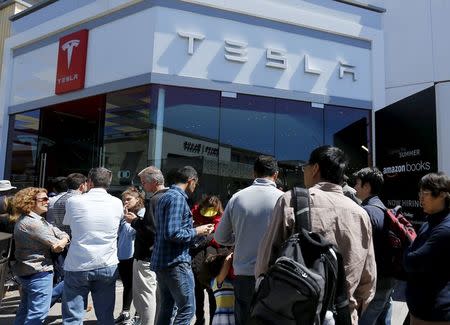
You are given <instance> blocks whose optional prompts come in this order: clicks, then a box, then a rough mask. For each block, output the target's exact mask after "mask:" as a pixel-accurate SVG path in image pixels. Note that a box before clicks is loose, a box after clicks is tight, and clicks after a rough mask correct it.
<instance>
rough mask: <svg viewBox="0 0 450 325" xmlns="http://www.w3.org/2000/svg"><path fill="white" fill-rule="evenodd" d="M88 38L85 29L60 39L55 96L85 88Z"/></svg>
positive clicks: (87, 31) (87, 32)
mask: <svg viewBox="0 0 450 325" xmlns="http://www.w3.org/2000/svg"><path fill="white" fill-rule="evenodd" d="M88 36H89V30H87V29H83V30H80V31H78V32H75V33H72V34H70V35H66V36H64V37H62V38H60V39H59V48H58V66H57V70H56V85H55V94H57V95H59V94H63V93H67V92H70V91H74V90H79V89H83V88H84V79H85V76H86V57H87V45H88Z"/></svg>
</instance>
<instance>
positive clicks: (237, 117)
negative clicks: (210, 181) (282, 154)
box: [219, 94, 275, 199]
mask: <svg viewBox="0 0 450 325" xmlns="http://www.w3.org/2000/svg"><path fill="white" fill-rule="evenodd" d="M274 134H275V99H274V98H268V97H260V96H251V95H243V94H237V98H228V97H222V103H221V112H220V167H219V168H220V171H219V175H220V176H221V183H222V187H221V192H222V193H226V196H227V199H229V198H230V197H231V195H232V194H234V193H235V192H236V191H237V190H239V189H242V188H244V187H246V186H248V185H249V184H251V182H252V180H253V163H254V161H255V158H256V157H257V156H259V155H271V156H273V155H274V154H275V139H274Z"/></svg>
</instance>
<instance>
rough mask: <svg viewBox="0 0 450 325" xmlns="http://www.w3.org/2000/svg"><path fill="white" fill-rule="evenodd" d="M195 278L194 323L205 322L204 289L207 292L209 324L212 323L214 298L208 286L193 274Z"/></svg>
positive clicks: (214, 306)
mask: <svg viewBox="0 0 450 325" xmlns="http://www.w3.org/2000/svg"><path fill="white" fill-rule="evenodd" d="M194 280H195V318H196V321H195V325H202V324H205V310H204V308H205V289H206V292H207V293H208V300H209V324H212V320H213V317H214V313H215V312H216V298H215V297H214V293H213V292H212V290H211V289H210V288H206V287H205V286H203V285H202V284H201V283H200V282H199V281H198V278H197V276H196V275H195V274H194Z"/></svg>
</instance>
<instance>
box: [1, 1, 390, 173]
mask: <svg viewBox="0 0 450 325" xmlns="http://www.w3.org/2000/svg"><path fill="white" fill-rule="evenodd" d="M168 2H169V3H176V5H177V6H181V7H183V6H184V7H185V8H189V7H194V6H197V7H198V6H203V7H204V9H202V10H201V11H203V12H204V11H211V10H216V11H220V15H219V16H220V17H218V18H217V16H216V18H215V19H224V20H227V19H228V18H229V17H230V16H233V17H234V16H236V15H245V16H247V17H249V18H247V19H248V25H249V26H250V27H251V25H252V23H253V22H254V21H255V20H259V21H261V20H264V21H267V22H268V24H269V25H276V24H282V25H284V26H287V27H286V28H285V29H286V30H284V32H285V34H286V35H287V34H288V33H289V31H288V29H289V28H292V30H298V29H307V30H308V31H310V33H311V34H312V35H313V36H312V37H313V38H314V37H315V36H314V35H318V34H323V33H324V32H325V34H327V35H332V36H331V38H333V39H343V40H344V41H342V44H340V42H339V41H337V42H334V45H333V44H330V43H327V42H322V48H321V51H322V52H323V53H327V49H329V50H330V51H329V52H330V53H333V57H330V58H326V57H325V58H324V57H320V56H319V58H318V59H319V60H318V61H322V62H321V63H319V64H318V63H316V64H317V65H318V66H321V64H322V66H324V65H323V64H325V66H326V63H327V60H328V61H329V62H333V64H334V65H333V69H332V70H329V71H328V70H327V71H326V74H327V75H326V76H325V78H322V80H321V79H319V82H317V83H314V81H311V82H310V85H309V86H308V87H307V88H306V89H302V91H303V93H304V94H303V95H302V96H303V97H302V100H308V98H306V95H307V94H308V93H309V92H314V91H315V90H316V88H314V87H317V89H320V91H319V95H320V96H319V97H317V96H316V97H314V96H310V98H309V100H308V101H311V102H319V103H330V102H331V103H332V99H330V98H331V97H337V96H338V95H339V94H340V93H346V92H347V94H346V95H345V96H346V97H353V98H351V99H352V100H354V101H357V100H363V101H365V102H367V103H369V105H370V106H371V107H367V105H366V106H358V105H355V107H365V108H372V107H373V108H379V107H383V106H384V103H385V98H384V96H385V86H384V78H385V74H384V68H383V67H384V43H383V34H382V32H381V30H380V26H381V24H380V14H378V13H374V12H371V11H368V10H365V9H361V8H356V7H353V6H349V5H345V4H342V3H338V2H333V1H325V0H323V1H322V0H320V1H314V2H311V1H307V0H304V1H300V0H282V1H271V0H259V1H257V0H247V1H239V2H238V1H217V0H214V1H212V0H203V1H191V0H186V1H162V0H161V1H159V0H155V1H149V0H140V1H139V0H96V1H93V0H86V1H78V2H77V3H78V4H79V6H78V7H77V6H74V5H73V2H71V0H60V1H57V2H55V3H52V4H51V5H49V6H47V7H45V8H42V9H41V10H42V12H40V13H38V14H36V13H32V14H31V15H30V16H24V17H23V18H20V19H18V20H17V21H16V22H15V28H14V26H13V29H14V30H15V34H14V35H13V36H12V37H11V38H9V39H8V40H7V42H6V50H5V53H4V55H3V62H4V64H5V65H6V66H7V67H8V68H7V69H6V71H4V73H3V75H4V78H3V81H2V83H1V84H0V112H1V114H0V132H1V134H2V137H1V139H7V127H6V122H7V117H8V110H9V111H10V112H17V111H20V110H25V109H33V108H38V107H42V106H45V105H51V104H56V103H58V102H65V101H69V100H73V99H76V98H79V97H80V96H87V95H93V94H95V93H89V91H90V90H92V91H97V93H98V92H101V91H102V92H103V93H104V92H107V91H111V90H117V89H121V88H120V87H122V88H124V87H126V86H128V87H131V86H135V85H136V84H129V83H126V82H124V83H122V84H115V85H116V86H115V87H119V88H115V89H106V88H105V85H109V84H111V83H114V82H117V81H121V80H127V78H134V77H136V76H139V74H140V76H142V80H141V81H140V82H144V81H143V80H146V83H149V82H156V83H158V82H159V83H167V84H176V85H181V86H191V87H198V88H207V87H206V86H205V83H198V84H193V83H192V82H187V83H186V84H183V80H184V79H182V78H184V77H189V78H191V81H192V79H195V80H201V79H204V80H206V81H211V79H217V78H215V77H216V76H211V75H200V76H199V75H193V73H194V72H195V69H189V64H192V63H193V62H192V60H189V61H186V64H185V67H184V68H186V69H187V70H185V71H184V70H183V71H181V70H180V71H177V72H179V73H178V75H177V76H178V77H180V78H179V79H177V81H176V83H170V78H169V79H168V78H166V77H165V76H167V75H169V74H171V73H177V72H173V71H165V70H164V64H166V66H170V65H171V64H172V65H173V63H174V62H178V61H179V60H180V57H173V59H174V60H172V62H166V63H164V62H163V61H164V58H161V57H159V59H158V58H157V57H156V56H155V55H154V54H153V51H155V53H156V52H157V51H159V52H158V54H161V52H160V51H161V48H160V44H164V41H172V42H171V43H168V44H165V45H167V46H168V47H166V48H165V49H167V50H171V49H172V50H173V49H177V48H178V47H176V46H175V45H174V44H175V43H177V44H178V43H179V42H173V40H174V39H175V40H178V41H180V39H179V37H178V39H177V36H176V35H170V36H169V37H168V35H167V30H158V31H155V30H154V28H155V26H156V24H157V22H156V21H155V20H154V19H153V18H154V17H153V16H152V14H153V11H151V12H150V10H142V12H138V13H134V14H133V15H132V16H129V17H128V16H126V13H127V11H129V10H130V8H132V6H140V5H142V6H144V7H145V6H146V5H147V4H149V3H156V4H157V5H158V4H159V5H161V6H163V7H164V6H166V3H168ZM65 6H66V7H67V8H69V10H68V11H64V10H62V9H61V8H64V7H65ZM208 8H209V9H208ZM217 9H219V10H217ZM175 10H176V9H175ZM161 11H163V10H161ZM114 15H116V16H117V15H118V16H120V15H123V17H122V18H120V19H115V20H114V21H110V18H109V17H111V16H114ZM130 17H131V18H130ZM160 17H163V15H160ZM179 17H180V21H181V20H182V18H183V17H184V16H183V12H181V13H180V16H179ZM156 18H157V17H156ZM98 21H103V22H104V23H103V24H98V23H96V22H98ZM130 23H133V26H130ZM160 23H161V25H162V23H164V22H160ZM92 24H94V28H92V29H91V28H90V27H89V26H92ZM185 25H186V26H188V27H192V29H196V28H198V26H192V25H194V24H191V26H190V25H189V22H188V21H187V22H186V24H185ZM233 25H236V23H235V22H233V21H230V22H228V24H227V25H226V28H223V29H221V30H220V31H218V33H217V35H216V38H212V39H211V41H210V43H208V42H204V43H203V44H209V45H211V46H217V44H219V42H222V46H223V42H224V39H227V37H228V35H230V34H231V35H233V36H235V35H236V34H237V33H239V30H235V28H234V29H233ZM80 26H86V28H88V29H90V45H89V51H88V60H87V76H86V87H87V89H85V90H87V92H81V93H77V92H75V93H70V94H66V95H63V96H54V95H53V89H54V82H55V80H54V76H55V69H56V67H55V66H56V53H57V52H56V49H57V45H58V38H59V37H61V35H64V34H68V33H70V32H71V31H76V30H77V29H79V28H80ZM203 28H206V29H207V30H208V32H213V31H214V21H212V22H209V23H207V24H205V25H203ZM250 29H251V28H250ZM256 29H261V27H260V26H258V27H257V28H256ZM154 32H155V33H154ZM243 33H244V36H247V38H248V37H249V36H251V34H252V31H250V30H249V31H247V32H245V31H244V32H243ZM153 34H155V35H157V36H158V37H160V39H159V41H158V42H153V41H152V37H153V36H152V35H153ZM111 35H114V37H115V39H119V40H120V41H119V44H115V43H114V42H111V41H110V40H111ZM278 35H283V34H281V33H278ZM278 35H276V33H274V35H273V36H274V37H273V39H277V36H278ZM292 35H293V37H294V38H295V37H297V35H296V32H294V33H293V34H292ZM205 36H208V37H209V35H205ZM155 37H156V36H155ZM230 38H231V37H230ZM137 39H138V40H139V39H140V40H141V41H138V42H137V41H136V40H137ZM233 40H235V39H233ZM181 41H182V40H181ZM252 41H253V40H252ZM254 41H255V42H258V37H256V38H255V39H254ZM259 41H260V42H259V43H258V44H257V47H259V48H258V50H260V49H265V48H266V47H268V46H270V45H272V43H273V41H271V42H272V43H270V42H269V43H270V44H266V43H268V42H267V40H265V39H264V38H261V39H260V40H259ZM305 41H306V40H305V39H301V38H299V37H297V38H296V42H293V43H303V42H305ZM322 41H323V40H322ZM180 43H181V44H182V42H180ZM186 43H187V42H186ZM278 43H279V47H280V48H279V49H281V50H285V49H287V50H288V51H294V53H292V54H293V56H295V55H298V56H300V55H299V54H301V55H303V54H305V53H295V51H296V50H298V49H296V48H294V47H292V46H293V45H295V44H290V43H289V42H287V43H286V42H285V43H283V42H281V38H280V41H279V42H278ZM313 43H314V40H313ZM331 43H333V42H331ZM353 43H364V44H369V47H368V48H366V49H364V48H362V49H356V50H352V49H351V45H350V47H349V46H347V45H348V44H353ZM336 44H337V45H336ZM185 45H186V44H185ZM300 45H301V44H300ZM307 45H308V46H306V47H305V48H304V49H301V50H305V49H308V47H310V46H312V47H313V46H314V44H307ZM177 46H178V45H177ZM346 46H347V48H346ZM253 47H255V46H253ZM253 47H252V44H249V56H250V54H252V52H251V51H252V50H253ZM319 48H320V46H319ZM180 49H181V47H180ZM162 50H164V48H163V49H162ZM306 51H307V50H306ZM358 51H360V53H359V54H358V53H356V52H358ZM255 53H256V52H255ZM323 53H322V54H323ZM349 53H350V58H352V57H351V55H354V54H355V53H356V57H353V58H356V60H360V61H357V62H356V63H357V64H359V66H358V69H359V70H358V72H359V73H360V75H359V80H358V82H362V83H363V84H364V87H363V88H361V89H359V90H358V91H356V90H354V91H353V93H352V91H351V88H352V86H354V85H356V82H354V83H350V84H349V85H347V86H345V87H344V88H342V89H341V90H339V88H336V84H335V83H334V84H333V82H334V81H333V82H330V80H332V79H333V78H337V77H336V76H337V75H338V74H339V65H338V64H339V63H338V62H339V60H340V59H342V58H345V57H346V54H349ZM256 54H257V55H258V56H260V55H261V54H262V55H264V54H265V53H263V52H262V51H259V52H258V53H256ZM183 55H184V59H186V56H187V53H185V54H183ZM152 58H153V61H152ZM216 58H217V60H218V59H219V58H220V59H221V60H223V53H218V54H217V56H216ZM216 58H214V59H216ZM263 59H264V57H262V56H261V57H259V61H258V60H253V62H251V63H250V62H249V63H248V64H247V65H246V68H242V70H241V71H237V72H236V75H234V76H232V78H231V79H223V76H224V75H226V74H227V73H230V71H226V70H223V71H222V72H221V73H219V76H220V77H222V79H220V80H212V82H215V85H218V84H220V85H221V87H223V88H224V89H223V90H226V91H230V89H231V91H238V90H242V89H244V88H242V87H241V88H239V87H237V88H236V87H235V88H231V87H232V86H233V85H234V83H235V82H239V83H245V81H246V80H250V79H251V77H252V78H253V79H254V80H257V81H261V82H262V84H261V85H258V86H260V87H261V89H262V90H261V92H259V93H258V95H264V96H274V97H276V95H274V93H273V92H271V89H272V90H273V89H276V90H283V91H286V95H285V96H288V97H289V96H291V93H292V88H293V87H292V85H293V84H294V83H295V82H294V81H295V78H294V79H291V80H289V79H287V80H283V79H280V80H279V81H276V80H275V81H274V82H269V83H267V80H268V79H266V78H267V77H266V75H267V74H271V73H272V71H270V68H264V60H263ZM36 60H39V61H38V62H39V64H36ZM33 61H34V63H32V62H33ZM123 61H125V64H122V62H123ZM255 64H256V66H262V70H263V71H264V72H263V73H259V74H258V73H256V74H255V73H254V74H253V75H252V73H251V71H250V70H249V68H250V69H251V68H255ZM290 64H297V66H296V67H297V68H298V69H297V70H296V71H295V73H297V74H300V73H301V72H302V70H301V67H302V66H301V64H302V63H301V61H300V62H299V60H297V61H295V57H294V59H293V60H291V61H290ZM112 67H113V68H112ZM312 67H313V68H315V66H314V63H312ZM221 69H223V68H221ZM264 69H266V70H264ZM267 71H268V72H267ZM330 71H331V72H330ZM148 72H151V73H154V72H156V75H157V77H158V79H157V80H156V79H153V78H154V75H152V76H151V78H152V79H150V80H149V76H148V75H147V73H148ZM331 74H332V76H331ZM272 75H274V73H272ZM272 77H273V76H272ZM327 78H328V79H327ZM250 81H251V80H250ZM354 81H356V80H354ZM345 82H348V80H347V81H345ZM144 83H145V82H144ZM144 83H141V84H144ZM249 83H250V82H249ZM299 84H300V85H301V86H303V84H302V83H301V82H300V83H299ZM117 85H119V86H117ZM96 87H99V88H96ZM227 87H228V88H227ZM93 89H96V90H93ZM209 89H212V88H209ZM236 89H238V90H236ZM217 90H219V89H217ZM349 90H350V91H349ZM305 94H306V95H305ZM49 96H50V97H49ZM49 98H50V99H51V101H50V100H49ZM334 104H337V105H344V106H351V105H345V103H336V102H334ZM347 104H348V102H347ZM0 141H4V140H0ZM5 147H6V146H5V145H4V144H3V143H0V149H1V152H0V157H1V159H0V173H2V172H3V160H4V156H5V154H6V152H5V150H6V149H5Z"/></svg>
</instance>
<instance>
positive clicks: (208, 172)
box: [150, 86, 220, 200]
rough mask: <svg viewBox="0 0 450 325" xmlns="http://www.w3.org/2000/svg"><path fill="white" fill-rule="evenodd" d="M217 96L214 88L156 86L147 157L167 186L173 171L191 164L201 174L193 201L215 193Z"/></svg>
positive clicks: (216, 180) (217, 157)
mask: <svg viewBox="0 0 450 325" xmlns="http://www.w3.org/2000/svg"><path fill="white" fill-rule="evenodd" d="M219 96H220V93H219V92H217V91H208V90H200V89H191V88H180V87H163V86H160V87H159V88H158V103H157V105H156V108H155V110H154V111H153V116H154V120H155V121H156V125H155V127H154V128H153V129H152V130H151V134H150V143H153V144H154V146H153V148H151V149H150V157H151V158H150V160H151V162H153V163H154V164H155V165H156V166H157V167H160V168H161V170H162V171H163V173H164V174H165V175H166V181H167V184H168V185H170V184H171V183H172V182H173V180H172V178H171V174H172V172H173V171H174V170H176V169H178V168H180V167H182V166H185V165H191V166H193V167H194V168H195V169H196V170H197V172H198V173H199V174H200V176H201V181H200V186H199V187H198V188H197V191H196V196H195V198H194V199H195V200H196V199H199V198H200V196H201V194H207V193H214V194H217V193H218V186H219V179H218V178H217V175H218V161H219V145H218V139H219V106H220V98H219Z"/></svg>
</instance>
